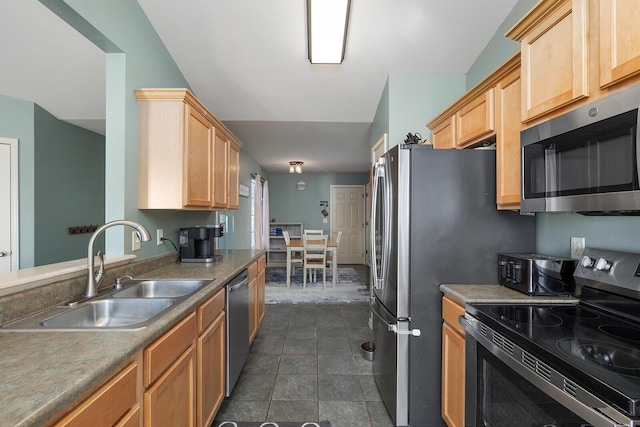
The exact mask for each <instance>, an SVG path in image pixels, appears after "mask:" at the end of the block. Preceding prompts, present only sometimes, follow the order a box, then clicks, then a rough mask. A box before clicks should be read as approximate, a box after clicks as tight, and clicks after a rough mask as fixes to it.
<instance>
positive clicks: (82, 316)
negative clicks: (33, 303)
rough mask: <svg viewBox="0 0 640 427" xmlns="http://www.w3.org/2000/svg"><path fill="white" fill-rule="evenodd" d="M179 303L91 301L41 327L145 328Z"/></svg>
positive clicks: (162, 301) (147, 300) (137, 299)
mask: <svg viewBox="0 0 640 427" xmlns="http://www.w3.org/2000/svg"><path fill="white" fill-rule="evenodd" d="M174 303H175V300H172V299H168V298H162V299H160V298H158V299H140V298H127V299H124V298H119V299H115V298H108V299H99V300H96V301H90V302H88V303H86V304H85V305H82V306H80V307H78V308H74V309H73V310H70V311H67V312H66V313H62V314H58V315H56V316H53V317H51V318H49V319H46V320H44V321H42V322H40V324H41V325H42V326H43V327H45V328H60V329H70V328H71V329H76V328H79V329H82V328H101V329H102V328H122V327H131V326H134V325H138V326H140V327H142V326H143V325H144V323H145V322H149V321H150V320H151V319H153V318H154V317H155V316H156V315H158V314H159V313H162V312H163V311H164V310H166V309H167V308H169V307H171V306H172V305H173V304H174Z"/></svg>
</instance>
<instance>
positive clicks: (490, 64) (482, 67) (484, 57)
mask: <svg viewBox="0 0 640 427" xmlns="http://www.w3.org/2000/svg"><path fill="white" fill-rule="evenodd" d="M536 3H538V0H520V1H519V2H518V3H516V5H515V6H514V8H513V10H512V11H511V12H510V13H509V15H507V17H506V18H505V20H504V22H503V23H502V24H501V25H500V27H498V30H497V31H496V32H495V34H494V35H493V37H492V38H491V40H489V43H488V44H487V46H485V48H484V50H483V51H482V52H481V53H480V55H479V56H478V58H477V59H476V61H475V62H474V63H473V65H471V68H469V70H468V71H467V74H466V77H467V89H466V90H469V89H471V88H473V87H474V86H475V85H477V84H478V83H479V82H480V81H481V80H482V79H484V78H485V77H487V76H488V75H489V74H491V73H492V72H493V71H494V70H495V69H496V68H498V66H500V65H501V64H502V63H503V62H505V61H506V60H507V59H509V58H510V57H511V55H513V54H514V53H516V52H517V51H518V50H519V49H520V43H518V42H516V41H513V40H511V39H509V38H507V37H505V36H504V35H505V34H506V32H507V31H509V30H510V29H511V28H512V27H513V26H514V25H515V24H516V23H517V22H518V21H519V20H520V19H521V18H522V17H523V16H524V15H525V14H526V13H527V12H529V11H530V10H531V9H532V8H533V6H535V4H536Z"/></svg>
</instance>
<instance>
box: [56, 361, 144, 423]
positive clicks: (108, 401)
mask: <svg viewBox="0 0 640 427" xmlns="http://www.w3.org/2000/svg"><path fill="white" fill-rule="evenodd" d="M137 379H138V363H137V362H131V363H129V364H128V365H126V366H125V367H124V368H122V369H121V370H119V371H118V373H117V374H115V375H114V376H113V377H112V378H111V379H110V380H108V381H107V382H106V383H105V384H104V385H103V386H101V387H99V388H98V390H97V391H95V392H94V393H93V394H91V396H89V397H88V398H86V399H85V400H84V401H83V402H82V403H81V404H80V405H79V406H78V407H76V408H75V409H74V410H72V411H71V412H70V413H69V414H68V415H66V416H65V417H63V418H62V419H61V420H60V421H58V422H56V423H55V424H54V425H56V426H69V427H75V426H77V427H83V426H89V425H90V426H96V427H102V426H104V427H111V426H127V427H129V426H141V425H142V418H141V416H140V405H139V404H138V400H137V384H138V381H137Z"/></svg>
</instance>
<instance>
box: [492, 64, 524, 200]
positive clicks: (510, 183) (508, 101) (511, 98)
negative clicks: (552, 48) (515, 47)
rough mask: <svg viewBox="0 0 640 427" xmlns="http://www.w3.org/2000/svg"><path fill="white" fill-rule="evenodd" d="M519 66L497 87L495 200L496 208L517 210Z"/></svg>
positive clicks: (519, 127) (518, 192)
mask: <svg viewBox="0 0 640 427" xmlns="http://www.w3.org/2000/svg"><path fill="white" fill-rule="evenodd" d="M520 99H521V83H520V68H519V67H517V66H516V67H515V68H514V69H513V70H512V71H511V72H509V73H508V74H507V75H506V76H504V77H503V78H502V79H501V80H500V81H499V82H498V85H497V86H496V113H497V114H496V118H497V120H496V203H497V206H498V209H520V192H521V189H520V179H521V178H520V171H521V167H522V166H521V162H520V131H521V130H522V122H521V121H520Z"/></svg>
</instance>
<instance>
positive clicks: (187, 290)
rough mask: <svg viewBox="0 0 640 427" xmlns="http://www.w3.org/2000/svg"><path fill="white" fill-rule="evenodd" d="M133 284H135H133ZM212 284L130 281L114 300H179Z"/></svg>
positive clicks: (116, 294)
mask: <svg viewBox="0 0 640 427" xmlns="http://www.w3.org/2000/svg"><path fill="white" fill-rule="evenodd" d="M132 282H133V284H132ZM209 283H211V280H175V279H158V280H130V281H128V282H125V284H124V285H125V286H126V288H125V289H123V290H121V291H116V292H114V294H113V297H114V298H179V297H183V296H186V295H190V294H192V293H194V292H195V291H197V290H198V289H201V288H202V287H204V286H206V285H208V284H209Z"/></svg>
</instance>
